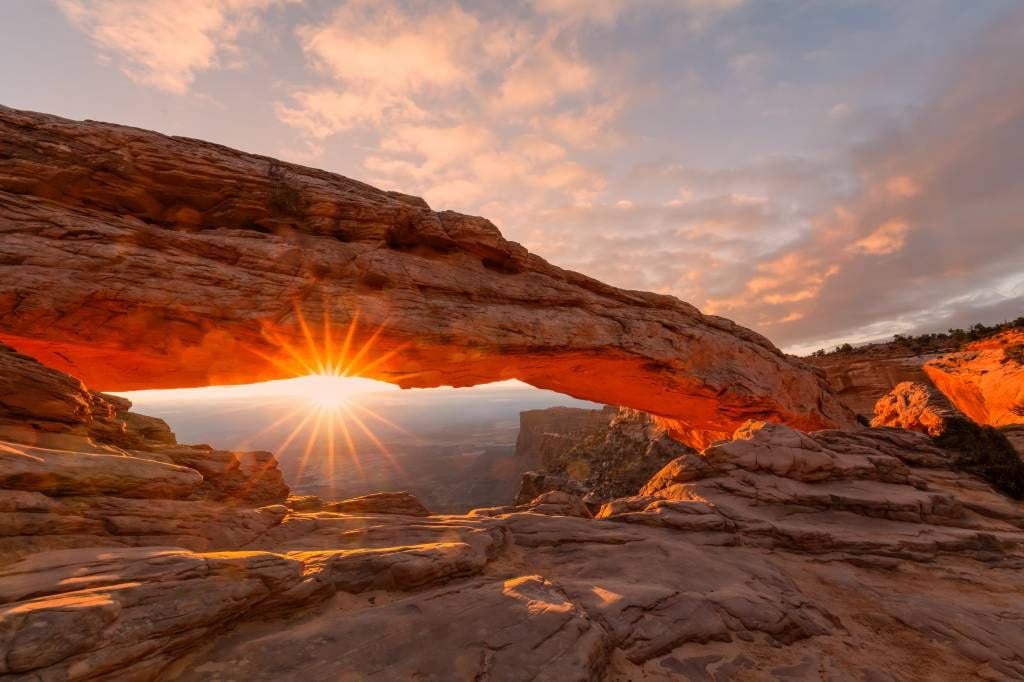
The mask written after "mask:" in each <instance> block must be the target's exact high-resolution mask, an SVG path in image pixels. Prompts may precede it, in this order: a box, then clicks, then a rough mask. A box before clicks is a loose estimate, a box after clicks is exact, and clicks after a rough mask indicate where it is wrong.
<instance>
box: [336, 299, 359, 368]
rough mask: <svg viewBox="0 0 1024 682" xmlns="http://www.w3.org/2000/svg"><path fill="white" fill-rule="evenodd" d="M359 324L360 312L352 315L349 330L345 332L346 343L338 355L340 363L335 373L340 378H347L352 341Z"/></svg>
mask: <svg viewBox="0 0 1024 682" xmlns="http://www.w3.org/2000/svg"><path fill="white" fill-rule="evenodd" d="M358 324H359V311H358V310H357V311H355V313H353V315H352V321H351V322H349V323H348V329H346V330H345V341H344V342H343V343H342V346H341V353H340V354H339V355H338V361H337V364H336V365H335V368H334V373H335V374H338V375H339V376H347V375H348V374H349V372H348V354H349V351H350V350H351V349H352V339H353V337H354V336H355V333H356V326H357V325H358Z"/></svg>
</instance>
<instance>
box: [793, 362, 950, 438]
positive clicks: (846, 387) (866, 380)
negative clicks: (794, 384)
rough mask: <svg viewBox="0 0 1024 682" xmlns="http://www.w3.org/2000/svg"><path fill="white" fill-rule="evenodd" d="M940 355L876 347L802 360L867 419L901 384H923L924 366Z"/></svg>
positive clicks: (851, 407)
mask: <svg viewBox="0 0 1024 682" xmlns="http://www.w3.org/2000/svg"><path fill="white" fill-rule="evenodd" d="M941 354H942V353H941V352H940V351H934V350H929V351H927V352H917V351H915V350H913V349H911V348H907V347H904V346H901V345H896V344H878V345H873V346H869V347H867V348H863V349H854V350H853V351H851V352H849V353H830V354H828V355H824V356H820V357H815V356H811V357H807V358H804V359H805V360H806V361H807V362H808V363H810V364H812V365H814V366H815V367H819V368H821V369H822V370H824V371H825V374H826V376H827V377H828V383H829V386H831V388H832V390H833V391H834V392H835V393H836V395H838V396H839V398H840V399H841V400H842V401H843V403H845V404H846V406H847V407H849V408H850V409H851V410H853V411H854V412H856V413H857V414H858V415H861V416H862V417H863V418H865V419H868V420H870V419H871V418H872V416H873V414H874V408H875V403H876V402H877V401H878V399H879V398H881V397H882V396H883V395H885V394H886V393H888V392H889V391H891V390H892V389H893V387H895V386H896V385H897V384H900V383H902V382H904V381H910V382H916V383H927V382H928V377H927V376H926V375H925V373H924V364H925V363H926V362H928V361H930V360H934V359H935V358H937V357H939V356H940V355H941Z"/></svg>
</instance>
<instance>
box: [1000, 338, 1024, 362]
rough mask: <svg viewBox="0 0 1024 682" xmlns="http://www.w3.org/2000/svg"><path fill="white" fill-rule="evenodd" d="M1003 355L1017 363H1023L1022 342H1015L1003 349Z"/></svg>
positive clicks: (1023, 345) (1023, 349)
mask: <svg viewBox="0 0 1024 682" xmlns="http://www.w3.org/2000/svg"><path fill="white" fill-rule="evenodd" d="M1003 355H1004V356H1005V357H1007V358H1008V359H1010V360H1013V361H1014V362H1016V363H1017V364H1018V365H1024V343H1017V344H1014V345H1012V346H1007V347H1006V348H1004V349H1003Z"/></svg>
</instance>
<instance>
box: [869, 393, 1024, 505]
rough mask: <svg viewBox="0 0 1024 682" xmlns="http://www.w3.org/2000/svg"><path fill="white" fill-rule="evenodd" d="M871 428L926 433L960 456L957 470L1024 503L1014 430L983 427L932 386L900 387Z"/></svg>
mask: <svg viewBox="0 0 1024 682" xmlns="http://www.w3.org/2000/svg"><path fill="white" fill-rule="evenodd" d="M871 424H872V426H898V427H900V428H904V429H909V430H911V431H918V432H920V433H926V434H928V435H929V436H932V437H933V438H934V439H935V442H936V443H937V444H939V445H940V446H942V447H944V448H946V449H947V450H949V451H950V452H953V453H955V454H956V458H955V460H954V463H955V465H956V466H958V467H960V468H962V469H965V470H967V471H971V472H973V473H976V474H978V475H979V476H982V477H983V478H985V479H986V480H988V481H989V482H990V483H991V484H992V485H993V486H995V487H996V488H997V489H998V490H1001V491H1002V492H1004V493H1006V494H1007V495H1010V496H1011V497H1014V498H1017V499H1024V461H1022V458H1021V457H1020V454H1019V449H1020V448H1019V446H1018V445H1017V443H1015V441H1014V439H1013V438H1011V437H1014V438H1015V437H1016V435H1017V434H1016V433H1015V432H1014V430H1013V428H1014V427H1012V426H1011V427H1004V429H1002V430H1000V429H996V428H994V427H992V426H987V425H981V424H978V423H976V422H974V421H972V420H971V419H969V418H968V417H967V416H966V415H965V414H964V413H963V412H961V411H960V410H958V409H956V408H955V407H953V406H952V405H951V404H950V402H949V400H947V399H946V396H944V395H942V394H941V393H939V392H938V391H937V390H936V389H934V388H932V386H930V385H925V384H915V383H910V382H905V383H902V384H899V385H898V386H896V388H894V389H893V390H892V391H891V392H890V393H889V394H888V395H886V396H884V397H882V398H881V399H880V400H879V401H878V403H877V404H876V405H875V418H874V419H873V420H872V422H871Z"/></svg>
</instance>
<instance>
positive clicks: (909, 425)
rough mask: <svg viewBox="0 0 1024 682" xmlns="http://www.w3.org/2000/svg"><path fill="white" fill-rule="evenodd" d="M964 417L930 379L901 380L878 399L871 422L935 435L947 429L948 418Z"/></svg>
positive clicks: (950, 420) (957, 418)
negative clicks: (925, 380) (920, 380)
mask: <svg viewBox="0 0 1024 682" xmlns="http://www.w3.org/2000/svg"><path fill="white" fill-rule="evenodd" d="M965 420H967V416H966V415H965V414H964V413H963V412H961V411H960V410H958V409H957V408H955V407H953V405H952V403H950V402H949V399H948V398H946V396H945V395H943V394H942V393H940V392H939V390H938V389H936V388H935V387H934V386H932V385H931V384H930V383H918V382H911V381H904V382H901V383H899V384H897V385H896V386H894V387H893V389H892V390H891V391H889V392H888V393H886V394H885V395H884V396H882V397H881V398H879V399H878V402H876V403H875V416H874V418H873V419H872V420H871V425H872V426H895V427H897V428H900V429H907V430H909V431H917V432H919V433H926V434H928V435H929V436H935V437H937V436H941V435H942V434H944V433H945V432H946V431H948V430H949V428H950V425H951V423H952V422H955V421H965Z"/></svg>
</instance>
